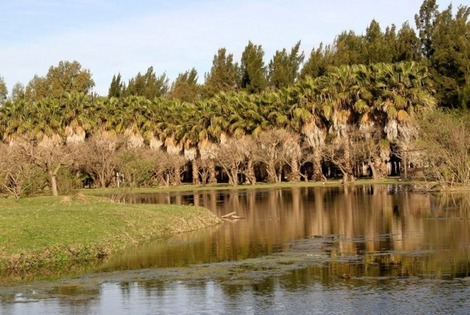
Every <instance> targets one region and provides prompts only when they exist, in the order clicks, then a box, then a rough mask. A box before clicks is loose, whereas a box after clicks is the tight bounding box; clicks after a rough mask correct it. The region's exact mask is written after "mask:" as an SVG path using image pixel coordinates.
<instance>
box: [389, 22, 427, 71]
mask: <svg viewBox="0 0 470 315" xmlns="http://www.w3.org/2000/svg"><path fill="white" fill-rule="evenodd" d="M420 59H421V48H420V40H419V38H418V36H417V35H416V32H415V31H414V29H413V28H411V26H410V24H409V23H408V22H405V23H403V25H402V27H401V29H400V30H399V31H398V34H397V41H396V46H395V56H394V58H393V62H400V61H419V60H420Z"/></svg>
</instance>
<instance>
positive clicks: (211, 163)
mask: <svg viewBox="0 0 470 315" xmlns="http://www.w3.org/2000/svg"><path fill="white" fill-rule="evenodd" d="M208 167H209V184H216V183H217V176H216V174H215V163H214V161H213V160H210V161H209V166H208Z"/></svg>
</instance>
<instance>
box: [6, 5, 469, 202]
mask: <svg viewBox="0 0 470 315" xmlns="http://www.w3.org/2000/svg"><path fill="white" fill-rule="evenodd" d="M469 14H470V8H468V7H465V6H460V7H459V8H458V10H457V11H456V14H455V15H453V11H452V7H451V6H449V7H448V8H447V9H445V10H443V11H439V10H438V7H437V5H436V3H435V0H425V1H424V2H423V4H422V6H421V9H420V12H419V13H418V14H417V15H416V27H417V31H418V34H416V32H415V31H414V30H413V28H411V27H410V25H409V24H408V23H405V24H403V26H402V27H401V29H399V30H398V31H397V30H396V27H395V26H394V25H392V26H390V27H387V28H386V29H385V31H384V32H383V31H382V29H381V27H380V25H379V23H377V22H376V21H372V22H371V23H370V25H369V27H368V28H367V29H366V32H365V34H364V35H356V34H355V33H354V32H351V31H350V32H344V33H342V34H340V35H338V36H337V37H336V39H335V40H334V42H333V44H331V45H323V44H321V45H320V47H318V48H316V49H313V50H312V52H311V54H310V56H308V58H307V59H306V60H305V63H303V61H304V59H305V56H304V55H303V53H302V52H301V51H300V42H298V43H297V44H296V45H294V47H292V49H291V50H290V52H288V51H287V50H286V49H283V50H279V51H277V52H276V53H275V55H274V56H273V58H272V60H271V61H270V62H269V63H268V64H267V65H266V64H265V62H264V51H263V49H262V46H261V45H256V44H254V43H252V42H249V43H248V45H247V46H246V48H245V51H244V52H243V54H242V57H241V60H240V63H237V62H235V61H234V59H233V55H232V54H228V53H227V51H226V50H225V48H221V49H219V51H218V52H217V54H216V55H215V56H214V58H213V65H212V68H211V70H210V72H209V73H207V74H206V75H205V76H204V79H205V82H204V84H202V85H200V84H199V83H198V73H197V71H196V70H195V69H194V68H193V69H191V70H189V71H186V72H185V73H182V74H180V75H179V76H178V78H177V79H176V80H175V81H174V82H173V83H172V84H171V85H170V84H169V80H168V78H167V77H166V75H165V74H162V75H157V74H156V73H155V72H154V69H153V67H149V68H148V70H147V71H146V73H145V74H141V73H140V72H139V73H138V74H137V75H136V77H134V78H131V79H130V80H129V81H128V82H127V83H125V82H123V80H122V78H121V75H120V74H117V75H115V76H114V77H113V79H112V82H111V84H110V88H109V94H108V96H107V97H104V96H97V95H94V94H93V93H91V88H92V87H93V85H94V82H93V79H92V77H91V73H90V71H89V70H86V69H82V68H81V65H80V64H79V63H78V62H76V61H74V62H60V63H59V65H58V66H56V67H51V68H50V69H49V72H48V73H47V74H46V76H45V77H38V76H36V77H34V78H33V79H32V80H31V82H29V83H28V85H27V86H26V87H24V86H22V85H21V84H17V85H16V86H15V88H14V90H13V91H12V93H11V95H10V97H9V98H6V97H5V96H6V95H7V93H6V88H5V87H4V84H3V85H2V83H3V80H1V78H0V101H1V103H0V104H3V106H1V107H0V137H1V139H2V140H3V142H4V143H5V144H4V145H2V146H0V192H9V193H10V194H13V195H15V196H17V197H18V196H21V195H23V194H27V193H31V192H35V191H37V190H40V189H42V188H43V187H45V186H49V187H50V189H51V191H52V193H53V194H57V193H58V187H57V186H60V187H61V189H62V190H63V187H74V185H80V184H89V185H95V186H101V187H107V186H110V185H137V186H143V185H156V184H165V185H170V184H179V183H180V182H181V181H182V180H183V181H192V182H193V183H195V184H199V183H203V184H205V183H214V182H216V181H219V182H220V181H223V182H229V183H231V184H232V185H237V184H238V183H240V182H249V183H254V182H256V181H257V180H266V181H274V182H277V181H281V180H294V181H295V180H300V179H302V178H303V179H306V180H308V179H314V180H322V179H324V178H325V177H327V176H334V175H335V172H339V173H340V174H341V177H342V178H343V180H344V181H345V182H348V181H352V180H354V179H355V177H357V176H363V175H366V176H372V177H374V178H379V177H383V176H386V175H388V174H395V175H398V174H400V173H402V172H404V173H405V175H406V174H407V167H408V165H410V162H413V163H414V166H416V164H417V163H418V160H419V158H418V155H417V154H416V152H417V151H416V150H417V148H418V146H417V143H416V140H417V139H418V138H419V136H418V132H419V131H420V130H421V131H422V130H430V131H429V132H432V130H431V129H423V128H424V127H423V126H424V125H421V126H419V124H418V117H419V114H420V113H424V112H427V111H430V110H433V109H434V108H436V106H440V107H450V108H456V107H460V108H463V109H465V108H467V106H468V102H469V100H470V79H469V78H470V73H469V72H468V71H469V69H470V37H469V36H468V34H470V23H469V22H468V16H469ZM426 132H428V131H426ZM424 147H425V146H421V147H420V148H424ZM422 154H423V153H422V152H421V155H422ZM12 157H14V158H12ZM420 161H421V164H422V163H423V162H422V161H423V159H421V160H420ZM427 161H428V162H429V161H430V160H429V159H428V160H427ZM400 162H401V164H400ZM400 166H401V167H400ZM421 166H422V165H421ZM34 174H42V175H41V176H39V175H34ZM32 176H34V179H36V180H35V181H31V180H30V179H31V177H32ZM432 176H433V177H434V178H436V177H439V176H437V175H436V174H434V175H432ZM441 177H442V176H441ZM58 182H59V183H58ZM452 182H462V181H460V180H459V179H458V177H457V179H456V178H455V177H453V178H452ZM77 183H78V184H77Z"/></svg>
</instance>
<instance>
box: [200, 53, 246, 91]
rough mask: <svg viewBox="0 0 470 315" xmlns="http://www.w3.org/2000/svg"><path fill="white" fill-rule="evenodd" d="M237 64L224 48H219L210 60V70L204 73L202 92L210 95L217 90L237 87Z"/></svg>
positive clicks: (230, 89)
mask: <svg viewBox="0 0 470 315" xmlns="http://www.w3.org/2000/svg"><path fill="white" fill-rule="evenodd" d="M238 73H239V69H238V64H237V63H234V62H233V55H232V54H228V55H227V50H226V49H225V48H220V49H219V50H218V52H217V54H216V55H214V59H213V60H212V68H211V71H210V72H209V73H208V74H206V77H205V82H204V94H205V95H206V96H207V97H212V96H214V95H215V94H217V93H219V92H228V91H234V90H236V89H237V88H238V81H239V78H238Z"/></svg>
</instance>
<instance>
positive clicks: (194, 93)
mask: <svg viewBox="0 0 470 315" xmlns="http://www.w3.org/2000/svg"><path fill="white" fill-rule="evenodd" d="M197 80H198V75H197V70H196V69H195V68H192V69H191V70H189V71H186V72H184V73H180V74H179V75H178V77H177V78H176V80H175V82H173V84H172V85H171V89H170V92H169V93H168V96H169V97H170V98H175V99H179V100H180V101H183V102H194V101H195V100H196V99H198V98H199V94H200V92H199V91H200V87H199V84H198V83H197Z"/></svg>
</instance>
